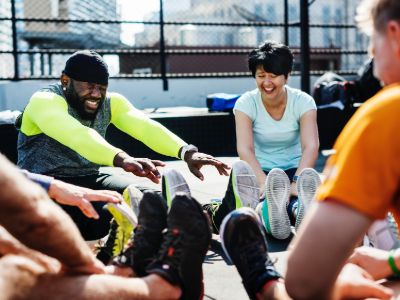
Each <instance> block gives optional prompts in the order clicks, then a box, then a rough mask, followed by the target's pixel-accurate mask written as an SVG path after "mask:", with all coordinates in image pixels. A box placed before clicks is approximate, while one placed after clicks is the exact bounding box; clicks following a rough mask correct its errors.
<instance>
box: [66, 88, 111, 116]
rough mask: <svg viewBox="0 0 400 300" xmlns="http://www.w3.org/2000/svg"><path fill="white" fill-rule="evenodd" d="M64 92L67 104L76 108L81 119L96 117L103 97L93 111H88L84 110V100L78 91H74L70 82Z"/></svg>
mask: <svg viewBox="0 0 400 300" xmlns="http://www.w3.org/2000/svg"><path fill="white" fill-rule="evenodd" d="M64 94H65V98H66V99H67V102H68V103H69V105H71V107H72V108H74V109H75V110H76V112H77V113H78V115H79V116H80V117H81V118H82V119H83V120H88V121H93V120H94V119H95V118H96V115H97V111H98V110H99V108H100V106H101V104H102V102H103V99H102V100H101V101H100V102H101V103H100V104H99V107H98V108H97V110H96V111H95V112H93V113H90V112H87V111H86V110H85V104H84V100H83V99H81V98H80V97H79V95H78V93H77V92H76V91H75V88H74V86H73V84H71V85H70V86H69V87H67V88H66V90H65V91H64Z"/></svg>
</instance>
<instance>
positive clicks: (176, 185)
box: [161, 169, 190, 207]
mask: <svg viewBox="0 0 400 300" xmlns="http://www.w3.org/2000/svg"><path fill="white" fill-rule="evenodd" d="M161 188H162V196H163V197H164V199H165V200H167V205H168V207H171V202H172V199H174V197H175V195H176V193H178V192H182V193H185V194H188V195H189V196H190V189H189V185H188V184H187V182H186V180H185V178H183V176H182V174H181V173H179V172H178V171H176V170H174V169H166V170H164V172H163V175H162V180H161Z"/></svg>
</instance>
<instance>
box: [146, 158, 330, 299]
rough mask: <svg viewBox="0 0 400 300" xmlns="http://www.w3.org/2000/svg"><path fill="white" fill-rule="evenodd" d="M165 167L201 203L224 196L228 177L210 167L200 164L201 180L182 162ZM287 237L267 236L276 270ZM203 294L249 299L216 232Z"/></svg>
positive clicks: (206, 263) (281, 261) (281, 262)
mask: <svg viewBox="0 0 400 300" xmlns="http://www.w3.org/2000/svg"><path fill="white" fill-rule="evenodd" d="M219 159H220V160H221V161H223V162H225V163H227V164H228V165H230V166H231V165H232V163H233V162H234V161H236V160H238V158H237V157H220V158H219ZM324 162H325V157H324V156H322V155H321V156H320V158H319V159H318V162H317V165H316V169H317V170H318V171H321V170H322V167H323V165H324ZM166 168H173V169H176V170H178V171H179V172H181V174H182V175H183V176H184V178H185V179H186V181H187V182H188V185H189V187H190V189H191V193H192V196H193V197H194V198H196V199H197V200H198V201H199V202H200V203H202V204H204V203H207V202H209V201H210V200H211V199H213V198H219V199H221V198H222V197H223V196H224V193H225V190H226V187H227V184H228V179H229V177H228V176H220V175H219V173H218V172H217V170H216V169H214V168H213V167H209V166H206V167H203V168H202V172H203V174H204V178H205V179H204V181H200V180H199V179H197V178H196V177H195V176H194V175H192V174H191V173H190V171H189V169H188V168H187V166H186V164H185V163H184V162H182V161H170V162H167V167H166ZM140 185H145V186H148V187H152V188H157V189H160V187H159V186H157V185H156V184H153V183H151V182H149V180H147V179H141V182H140ZM289 242H290V239H288V240H285V241H279V240H275V239H273V238H269V239H268V246H269V252H270V256H271V258H272V259H273V260H274V261H275V265H276V267H277V269H278V270H279V271H280V272H281V273H284V271H285V267H286V247H287V245H288V243H289ZM203 270H204V282H205V296H204V299H218V300H241V299H248V297H247V294H246V292H245V290H244V288H243V285H242V283H241V278H240V276H239V274H238V273H237V271H236V268H235V266H234V265H230V264H229V263H228V261H227V259H226V257H225V255H224V253H223V250H222V247H221V243H220V240H219V236H218V235H215V234H214V235H213V239H212V241H211V247H210V250H209V251H208V253H207V256H206V259H205V261H204V265H203Z"/></svg>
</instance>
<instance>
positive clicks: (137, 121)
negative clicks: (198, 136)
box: [111, 93, 229, 182]
mask: <svg viewBox="0 0 400 300" xmlns="http://www.w3.org/2000/svg"><path fill="white" fill-rule="evenodd" d="M111 122H112V123H113V124H114V125H115V126H116V127H117V128H119V129H120V130H122V131H124V132H125V133H127V134H129V135H130V136H132V137H134V138H135V139H137V140H139V141H141V142H143V143H144V144H145V145H146V146H148V147H150V148H151V149H153V150H154V151H156V152H158V153H161V154H163V155H166V156H171V157H176V158H181V157H180V155H179V154H180V151H181V150H182V147H183V146H186V145H187V144H186V142H184V141H183V140H182V139H181V138H179V137H178V136H177V135H175V134H174V133H173V132H171V131H170V130H168V129H167V128H166V127H164V126H163V125H161V124H160V123H158V122H156V121H154V120H152V119H150V118H149V117H147V116H146V115H145V114H143V113H142V112H141V111H139V110H137V109H136V108H135V107H134V106H133V105H132V104H131V103H130V102H129V101H128V100H127V99H126V98H125V97H123V96H122V95H120V94H117V93H112V94H111ZM124 156H126V155H125V154H124ZM132 159H133V158H129V159H127V158H126V157H120V158H118V156H116V160H115V162H117V163H115V166H121V167H122V168H124V170H126V171H129V172H132V173H133V174H135V175H138V176H144V177H148V178H149V179H151V180H152V181H153V182H158V179H157V177H158V178H159V174H158V171H156V169H155V167H157V166H163V165H161V164H160V162H159V161H149V160H147V161H144V162H143V163H142V162H141V161H136V163H139V164H141V166H135V164H134V163H135V162H134V161H132ZM183 159H184V160H185V161H186V163H187V164H188V167H189V170H190V171H191V172H192V173H193V174H194V175H195V176H196V177H198V178H200V179H203V175H202V173H201V172H200V169H201V167H202V166H204V165H212V166H215V167H216V168H217V170H218V172H219V173H220V174H221V175H227V174H228V172H227V170H228V169H229V167H228V166H227V165H226V164H224V163H223V162H221V161H219V160H217V159H215V158H214V157H212V156H211V155H208V154H204V153H200V152H196V151H192V152H187V154H186V155H185V157H184V158H183ZM136 160H138V159H136ZM142 160H143V159H142ZM120 161H125V162H132V164H130V167H129V168H125V167H124V165H126V164H125V163H124V164H122V165H121V164H119V163H118V162H120ZM130 169H132V170H130ZM135 172H136V173H135ZM153 175H154V176H153Z"/></svg>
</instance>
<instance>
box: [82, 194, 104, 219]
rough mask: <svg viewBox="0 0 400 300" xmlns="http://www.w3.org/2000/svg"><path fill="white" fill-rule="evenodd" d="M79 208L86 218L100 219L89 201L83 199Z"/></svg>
mask: <svg viewBox="0 0 400 300" xmlns="http://www.w3.org/2000/svg"><path fill="white" fill-rule="evenodd" d="M79 208H80V210H81V211H82V212H83V214H84V215H85V216H86V217H88V218H92V219H98V218H99V215H98V213H97V212H96V210H95V209H94V207H93V205H92V204H91V203H90V202H89V201H87V200H85V199H83V200H82V202H81V203H80V204H79Z"/></svg>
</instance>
